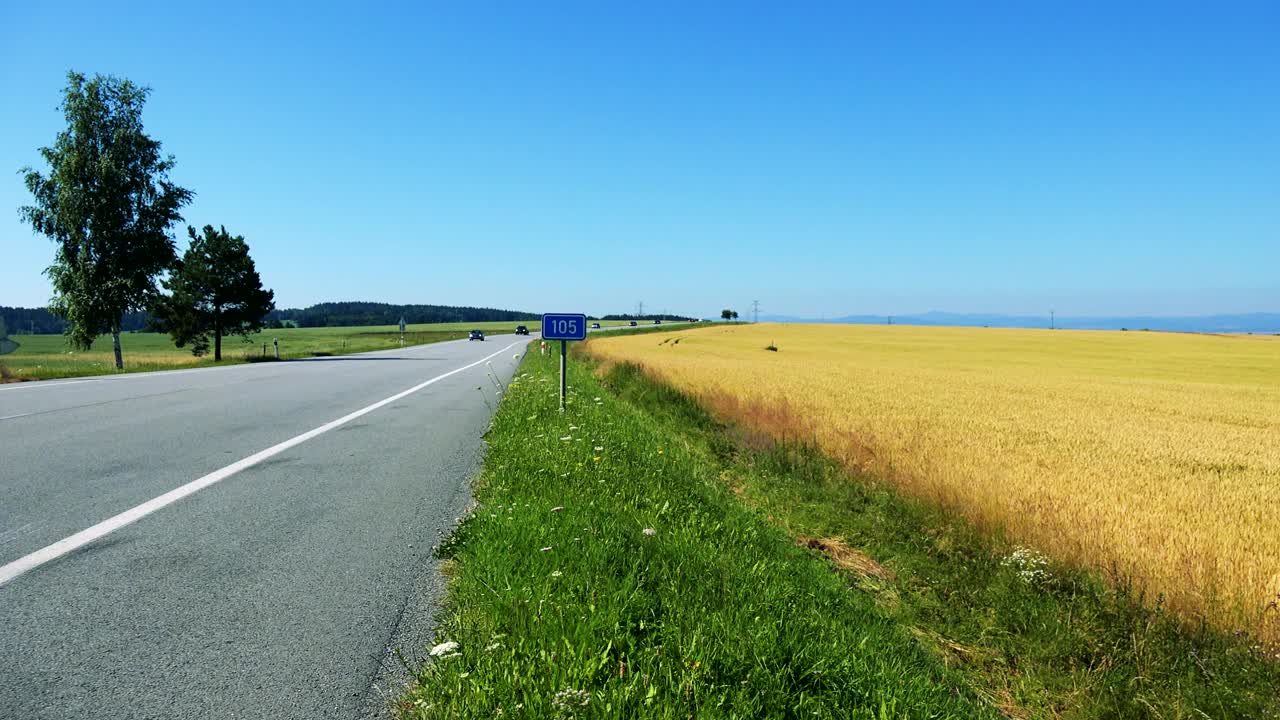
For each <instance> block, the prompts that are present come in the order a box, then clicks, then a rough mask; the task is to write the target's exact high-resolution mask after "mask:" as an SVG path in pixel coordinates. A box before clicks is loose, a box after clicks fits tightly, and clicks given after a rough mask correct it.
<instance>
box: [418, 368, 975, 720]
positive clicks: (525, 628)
mask: <svg viewBox="0 0 1280 720" xmlns="http://www.w3.org/2000/svg"><path fill="white" fill-rule="evenodd" d="M556 362H557V359H556V358H554V357H553V356H542V355H532V354H531V355H530V356H529V357H527V358H526V360H525V363H524V366H523V370H524V372H523V374H521V375H520V376H519V377H517V379H516V380H515V381H513V382H512V383H511V386H510V388H509V389H508V392H507V393H506V394H505V399H504V400H503V402H502V406H501V408H500V409H499V412H498V414H497V416H496V418H495V420H494V425H493V428H492V430H491V432H490V433H489V442H490V450H489V454H488V458H487V460H486V463H485V469H484V471H483V473H482V475H481V477H480V479H479V480H478V482H477V486H476V500H477V501H478V504H477V507H476V510H475V511H474V513H473V514H472V515H471V516H470V517H469V518H468V519H467V520H466V521H465V522H464V523H463V524H462V525H461V527H460V528H459V530H458V531H457V532H456V533H455V534H454V535H453V536H452V537H451V538H450V539H449V541H448V542H447V543H446V544H445V545H444V546H443V547H442V548H441V552H440V554H441V555H442V556H443V557H444V558H447V559H448V560H449V561H450V565H451V567H450V573H451V577H450V594H449V600H448V605H447V609H446V612H445V614H444V617H443V620H442V624H441V626H440V630H439V638H438V640H439V642H440V643H445V642H456V643H458V647H457V648H456V650H454V651H453V652H457V653H458V654H457V655H452V653H450V656H449V657H439V658H436V659H434V660H432V661H430V662H429V663H428V664H427V665H426V666H425V667H423V668H422V669H421V671H420V673H419V676H418V685H417V686H416V687H415V688H414V689H413V690H412V691H411V692H410V693H409V694H408V695H407V696H406V697H405V698H404V699H403V701H402V702H400V703H399V704H398V705H397V711H398V712H399V714H400V715H402V716H403V717H424V718H425V717H432V718H438V717H448V718H452V717H483V718H491V717H497V716H505V717H513V716H514V717H537V718H544V717H575V716H576V717H598V718H612V717H646V718H647V717H655V718H668V717H669V718H687V717H732V718H759V717H819V718H822V717H830V718H890V717H930V718H983V717H990V718H994V717H998V714H997V713H996V712H995V710H994V709H992V708H990V707H988V706H986V705H985V704H984V703H982V702H981V701H980V700H979V699H978V698H977V696H976V695H975V694H974V693H972V692H971V691H969V690H968V689H967V688H966V683H965V681H964V679H963V677H962V676H960V675H959V674H957V673H956V672H955V671H953V670H950V669H948V668H947V666H946V662H945V661H944V660H943V659H942V658H939V657H937V656H936V655H934V654H933V653H931V652H930V651H929V649H928V648H925V647H922V646H921V644H920V642H919V641H918V640H917V638H916V637H915V635H914V634H913V633H911V632H910V631H909V630H908V629H906V628H905V627H903V626H902V625H900V624H898V623H895V622H894V621H893V620H892V619H891V618H890V617H889V616H888V615H887V614H886V613H885V611H884V610H883V609H882V608H881V607H880V606H879V604H878V599H877V597H876V596H875V595H873V594H869V593H863V592H854V591H851V590H850V586H849V583H848V581H847V580H846V578H844V577H843V576H841V575H840V574H838V573H835V572H832V570H831V566H830V565H829V564H828V563H827V562H825V561H823V560H822V559H821V558H820V557H815V555H814V553H813V551H811V550H809V549H807V548H803V547H799V546H797V545H796V544H795V542H794V541H793V540H792V539H791V538H790V537H789V536H788V535H787V534H786V533H785V532H783V530H782V529H781V528H779V527H776V526H773V525H771V524H770V523H768V522H766V521H765V519H764V518H763V517H762V516H760V515H759V514H758V513H756V512H754V511H753V510H751V509H750V508H748V507H747V506H745V505H743V504H742V503H741V502H739V501H738V500H737V499H736V498H735V496H734V494H733V492H732V491H731V489H730V488H729V487H728V486H727V485H726V484H725V483H724V482H723V480H722V479H721V473H722V472H723V471H724V469H725V463H726V462H727V461H728V455H727V454H726V455H721V454H718V452H717V448H718V451H719V453H726V452H731V447H730V446H729V445H728V444H727V442H725V443H721V444H719V445H717V444H716V443H715V442H711V443H708V442H706V441H705V440H704V434H705V433H712V432H714V424H713V423H711V421H710V420H709V419H707V418H705V415H702V416H700V415H699V413H698V412H697V409H696V408H694V407H690V406H688V405H687V404H677V405H673V406H671V408H670V411H669V412H663V411H659V412H653V413H651V412H649V411H648V410H647V409H642V408H647V407H649V406H650V404H651V403H653V404H654V406H655V407H656V405H657V404H661V402H662V399H663V398H664V397H668V393H669V392H670V391H668V390H666V389H663V388H661V387H654V386H643V385H629V386H627V387H624V388H622V389H621V392H620V393H619V394H618V395H615V394H612V393H609V392H607V391H606V390H605V389H604V387H603V386H602V385H601V383H600V382H599V381H598V380H596V379H595V378H594V377H592V374H591V368H589V367H584V365H583V364H582V363H577V362H575V363H572V364H571V365H570V377H569V384H570V395H571V399H572V400H573V401H574V402H573V404H571V405H570V408H571V410H570V411H569V412H568V413H565V414H561V413H559V412H558V411H557V385H556V373H557V364H556ZM699 422H703V423H707V425H706V426H705V427H703V428H701V429H700V428H699V427H698V423H699ZM685 429H689V430H691V431H692V433H693V435H691V436H686V435H685V434H684V433H683V430H685Z"/></svg>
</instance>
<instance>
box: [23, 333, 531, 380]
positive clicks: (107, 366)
mask: <svg viewBox="0 0 1280 720" xmlns="http://www.w3.org/2000/svg"><path fill="white" fill-rule="evenodd" d="M521 324H523V325H527V326H528V327H529V328H530V330H532V331H535V332H536V331H537V329H538V327H539V323H538V322H537V321H522V322H509V323H508V322H490V323H438V324H430V325H409V326H408V327H406V328H405V331H406V332H405V336H404V339H405V345H423V344H427V343H435V342H443V341H446V340H458V339H462V338H465V337H467V332H468V331H469V330H471V329H473V328H477V329H481V330H484V331H485V332H486V333H487V334H491V335H500V334H510V333H514V332H515V328H516V325H521ZM11 339H12V340H13V341H14V342H16V343H17V344H18V348H17V350H16V351H14V352H12V353H11V354H6V355H3V356H0V374H3V376H4V379H6V380H34V379H40V380H48V379H52V378H65V377H80V376H85V375H108V374H114V373H116V372H117V370H116V369H115V359H114V355H113V354H112V351H111V337H110V336H108V335H104V336H102V337H100V338H98V339H97V340H96V341H95V342H94V344H93V349H92V350H89V351H87V352H80V351H74V350H72V349H71V348H70V347H68V346H67V342H66V338H64V337H63V336H62V335H16V336H13V337H12V338H11ZM275 339H278V340H279V341H280V355H281V357H282V358H285V359H296V358H306V357H314V356H316V355H346V354H350V353H358V352H369V351H372V350H390V349H395V348H398V347H400V331H399V328H398V327H396V326H392V325H386V326H371V327H333V328H282V329H276V330H263V331H262V332H261V333H258V334H256V335H253V336H251V337H250V339H249V341H248V342H246V341H244V340H242V339H241V338H238V337H229V338H224V339H223V341H222V364H224V365H225V364H233V363H242V362H252V361H254V360H255V359H258V358H261V357H262V355H263V345H264V344H265V345H266V353H267V355H269V356H271V357H274V355H275V348H274V345H273V344H272V341H273V340H275ZM120 344H121V347H122V350H123V354H124V363H125V369H124V372H150V371H154V370H174V369H179V368H191V367H204V366H210V365H215V364H216V363H214V361H213V357H212V354H210V355H207V356H205V357H201V358H197V357H194V356H192V355H191V351H190V350H189V349H187V348H178V347H175V346H174V344H173V341H172V339H171V338H170V337H169V336H168V335H165V334H162V333H143V332H136V333H134V332H131V333H124V334H123V335H121V342H120Z"/></svg>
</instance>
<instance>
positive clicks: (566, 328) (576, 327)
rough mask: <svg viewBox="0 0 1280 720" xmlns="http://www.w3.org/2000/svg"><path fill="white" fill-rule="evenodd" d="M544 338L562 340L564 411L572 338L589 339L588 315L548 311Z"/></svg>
mask: <svg viewBox="0 0 1280 720" xmlns="http://www.w3.org/2000/svg"><path fill="white" fill-rule="evenodd" d="M542 339H543V340H559V341H560V412H564V408H565V395H566V392H567V390H568V388H569V385H568V375H567V373H566V370H565V366H566V363H567V362H568V354H569V352H568V345H569V341H570V340H586V339H587V316H586V315H583V314H581V313H547V314H545V315H543V316H542Z"/></svg>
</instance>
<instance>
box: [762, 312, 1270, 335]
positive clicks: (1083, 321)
mask: <svg viewBox="0 0 1280 720" xmlns="http://www.w3.org/2000/svg"><path fill="white" fill-rule="evenodd" d="M760 321H761V322H783V323H833V324H841V325H886V324H889V323H892V324H894V325H932V326H942V327H1000V328H1047V327H1049V322H1050V321H1049V316H1048V315H1043V316H1040V315H994V314H983V313H948V312H937V311H934V312H927V313H921V314H918V315H892V316H886V315H845V316H844V317H838V318H824V319H814V318H799V317H793V316H790V315H761V316H760ZM1053 326H1054V327H1056V328H1060V329H1064V330H1160V331H1164V332H1212V333H1280V313H1241V314H1235V315H1202V316H1183V317H1153V316H1146V315H1133V316H1118V317H1101V316H1061V315H1059V316H1057V317H1055V318H1054V319H1053Z"/></svg>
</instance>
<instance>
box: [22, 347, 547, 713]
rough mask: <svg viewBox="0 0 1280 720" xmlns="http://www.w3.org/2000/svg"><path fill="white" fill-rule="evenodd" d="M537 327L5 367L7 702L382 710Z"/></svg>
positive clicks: (98, 708) (416, 651) (62, 708)
mask: <svg viewBox="0 0 1280 720" xmlns="http://www.w3.org/2000/svg"><path fill="white" fill-rule="evenodd" d="M528 341H529V338H516V337H515V336H510V335H504V336H491V337H490V338H489V339H488V340H487V341H486V342H473V343H469V342H467V341H455V342H448V343H437V344H433V345H424V346H418V347H411V348H405V349H403V350H395V351H385V352H379V353H368V354H364V355H350V356H343V357H334V358H316V359H313V360H306V361H296V362H287V363H264V364H257V365H236V366H228V367H223V368H211V369H200V370H188V371H175V372H167V373H148V374H136V375H123V376H112V377H104V378H92V379H81V380H69V381H53V382H46V383H29V384H19V385H5V386H0V718H53V717H57V718H66V717H93V718H98V717H101V718H344V719H346V718H359V717H366V716H370V715H376V714H378V713H379V711H380V710H382V709H384V708H385V703H386V699H387V698H388V697H391V696H392V695H394V693H395V691H396V688H395V687H390V688H388V685H392V686H394V684H395V683H396V682H398V681H399V680H398V679H397V678H398V677H399V676H397V674H396V673H395V666H396V665H397V664H398V661H397V660H396V659H395V658H394V653H390V652H389V648H392V647H396V646H399V647H401V648H402V649H403V651H404V652H405V653H406V654H407V655H408V656H409V657H410V659H413V658H415V657H420V656H421V655H422V653H423V652H424V651H425V649H426V648H427V647H428V643H429V642H430V639H431V633H430V614H431V610H432V604H433V603H434V602H435V601H436V600H438V598H439V594H440V590H441V588H440V582H439V579H438V574H437V568H436V562H435V560H434V558H433V555H432V547H433V545H435V544H436V543H437V542H438V541H439V538H440V536H441V534H443V533H446V532H448V531H449V530H450V529H451V528H452V526H453V524H454V522H455V518H457V517H458V516H460V515H461V514H462V513H463V512H464V511H465V508H466V505H467V503H468V502H469V501H470V490H469V486H468V481H469V479H470V477H471V476H472V474H473V473H474V472H475V471H476V469H477V467H478V463H479V461H480V459H481V456H482V440H481V436H482V434H483V432H484V430H485V429H486V427H487V426H488V423H489V420H490V417H491V415H492V411H493V408H494V406H496V402H497V396H496V395H495V387H494V385H493V383H492V381H491V380H490V379H489V378H488V377H487V375H488V373H489V372H490V370H492V372H493V373H494V374H496V376H497V377H498V378H499V379H500V381H501V382H502V383H504V384H505V383H507V382H509V381H510V379H511V376H512V374H513V372H514V369H515V367H516V365H517V359H516V358H517V357H519V356H520V355H521V354H522V353H523V352H524V348H525V345H526V343H527V342H528ZM490 355H492V357H489V358H488V360H487V361H485V358H486V356H490ZM468 365H471V367H469V368H467V369H463V370H461V371H459V372H456V373H453V374H451V375H448V376H446V377H440V376H442V375H444V374H446V373H450V372H451V371H455V370H458V369H459V368H466V366H468ZM436 378H439V379H436ZM433 379H435V380H434V382H431V383H430V384H427V385H425V386H423V384H424V383H427V382H428V381H432V380H433ZM414 388H416V390H414V391H413V392H409V393H408V394H403V393H405V391H408V390H411V389H414ZM477 388H479V389H477ZM401 394H403V395H402V396H400V397H397V396H398V395H401ZM389 398H394V399H392V400H390V401H389V402H384V403H383V404H382V405H379V406H376V407H372V408H371V406H374V405H376V404H377V403H379V402H382V401H386V400H388V399H389ZM361 411H364V412H363V414H358V415H357V416H354V417H352V414H353V413H360V412H361ZM340 420H342V421H343V422H339V423H335V422H334V421H340ZM317 430H319V432H314V431H317ZM264 451H265V452H264ZM237 463H238V464H237ZM193 483H195V484H193ZM180 488H181V490H180V491H179V492H177V493H176V495H183V494H185V493H189V494H185V496H183V497H180V498H178V499H174V495H172V494H171V495H170V496H168V497H167V498H166V493H173V491H175V490H178V489H180ZM166 502H167V504H166ZM130 511H133V513H134V515H128V513H129V512H130ZM148 511H149V512H148ZM122 514H125V515H124V516H123V517H122ZM136 515H141V517H136V518H135V516H136ZM113 518H114V519H113ZM129 521H131V522H129ZM95 526H96V529H95V530H90V531H89V532H88V533H87V537H86V532H85V531H86V530H87V529H91V528H95ZM77 534H79V536H77ZM69 538H70V540H68V539H69ZM59 543H61V544H59ZM401 676H402V673H401Z"/></svg>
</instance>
